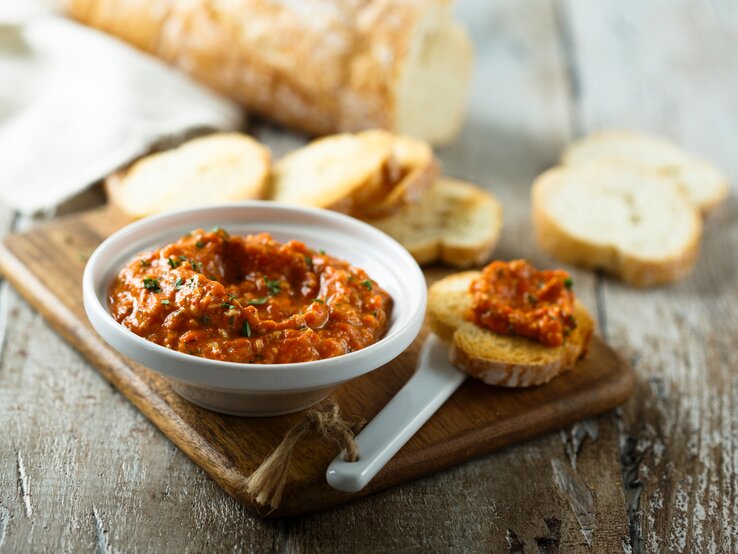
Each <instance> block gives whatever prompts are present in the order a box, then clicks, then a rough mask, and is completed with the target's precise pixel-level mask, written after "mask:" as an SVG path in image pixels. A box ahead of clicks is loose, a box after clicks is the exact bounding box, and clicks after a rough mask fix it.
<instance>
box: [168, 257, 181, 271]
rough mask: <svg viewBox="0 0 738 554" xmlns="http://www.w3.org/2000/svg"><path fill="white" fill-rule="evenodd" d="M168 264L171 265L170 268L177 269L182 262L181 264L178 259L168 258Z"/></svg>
mask: <svg viewBox="0 0 738 554" xmlns="http://www.w3.org/2000/svg"><path fill="white" fill-rule="evenodd" d="M167 263H168V264H169V267H171V268H172V269H175V268H177V267H179V264H181V263H182V262H180V261H179V260H177V259H176V258H172V257H169V258H167Z"/></svg>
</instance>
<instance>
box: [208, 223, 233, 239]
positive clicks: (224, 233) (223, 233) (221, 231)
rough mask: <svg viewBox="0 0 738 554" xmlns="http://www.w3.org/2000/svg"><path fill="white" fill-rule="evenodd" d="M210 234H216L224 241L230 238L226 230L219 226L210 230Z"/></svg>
mask: <svg viewBox="0 0 738 554" xmlns="http://www.w3.org/2000/svg"><path fill="white" fill-rule="evenodd" d="M210 232H211V233H216V234H218V235H220V236H222V237H223V238H224V239H227V238H228V237H229V236H230V235H229V234H228V232H227V231H226V230H225V229H221V228H220V227H218V226H217V225H216V226H215V227H213V228H212V229H210Z"/></svg>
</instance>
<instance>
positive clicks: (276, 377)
mask: <svg viewBox="0 0 738 554" xmlns="http://www.w3.org/2000/svg"><path fill="white" fill-rule="evenodd" d="M238 208H243V209H255V210H263V211H264V212H266V213H265V215H276V214H283V215H284V214H285V212H287V213H296V214H308V215H312V216H314V217H315V218H317V219H319V220H321V221H324V222H326V223H327V222H332V223H334V224H338V225H341V226H344V227H347V228H348V229H349V230H351V231H352V232H353V233H354V234H356V235H369V236H370V237H371V240H372V241H373V242H378V243H380V244H382V246H383V248H390V249H391V250H392V252H391V255H392V259H393V261H394V262H396V264H394V265H396V267H393V268H390V271H392V272H393V273H395V274H396V275H398V277H397V278H398V280H402V281H406V282H410V283H411V285H412V287H411V288H412V289H417V291H418V293H419V295H418V298H417V299H415V300H417V301H415V300H414V301H413V302H405V305H406V306H408V308H407V309H409V310H410V313H409V314H408V315H407V317H404V318H403V319H404V321H402V322H400V323H399V325H400V327H398V328H394V329H393V327H392V326H390V327H389V328H388V329H387V332H386V333H385V335H384V336H383V337H382V338H381V339H379V340H378V341H377V342H375V343H373V344H371V345H369V346H366V347H364V348H362V349H361V350H357V351H355V352H350V353H348V354H343V355H341V356H336V357H334V358H325V359H321V360H313V361H307V362H293V363H286V364H250V363H240V362H229V361H222V360H213V359H209V358H203V357H200V356H195V355H193V354H187V353H184V352H179V351H177V350H172V349H169V348H167V347H165V346H162V345H159V344H156V343H154V342H151V341H148V340H146V339H145V338H143V337H141V336H139V335H137V334H135V333H133V332H132V331H131V330H130V329H128V328H126V327H124V326H123V325H121V324H120V323H118V322H117V321H116V320H115V319H114V318H113V317H112V315H111V314H110V312H109V310H108V309H107V307H106V305H105V303H104V301H103V299H102V298H101V297H100V296H99V295H98V294H97V291H98V290H99V286H96V285H98V283H99V282H100V280H101V279H103V278H104V277H101V278H100V279H98V282H97V283H96V282H95V281H94V276H95V275H94V274H95V272H96V271H99V272H100V274H101V276H105V275H110V274H113V275H114V274H117V271H116V272H115V273H113V272H112V271H113V270H115V269H118V270H119V269H120V268H112V267H111V266H112V263H111V264H109V265H108V266H106V267H102V269H100V267H98V266H100V265H101V261H100V260H101V258H102V257H103V256H104V255H106V254H107V253H108V251H109V250H110V249H112V248H114V247H116V246H117V245H118V244H119V243H121V242H122V241H125V240H126V239H127V238H128V237H130V236H133V235H137V234H140V233H141V232H143V230H145V229H149V228H151V227H153V226H155V225H157V224H161V223H162V222H166V221H167V220H171V222H172V227H178V226H180V225H179V218H182V217H185V216H187V215H197V214H201V213H203V212H217V211H218V210H226V209H227V210H233V209H238ZM269 212H271V214H269ZM273 219H274V221H279V219H278V218H273ZM158 232H159V233H163V232H164V231H162V230H161V229H160V230H159V231H158ZM352 239H353V240H357V241H358V242H363V238H358V237H356V236H354V237H352ZM295 240H303V239H301V237H300V236H299V235H298V236H296V237H295ZM121 267H122V266H121ZM82 287H83V300H84V307H85V311H86V313H87V316H88V319H89V320H90V323H91V324H92V326H93V328H94V329H95V330H96V331H97V333H98V334H99V335H100V336H101V337H102V338H103V340H105V342H107V343H108V344H109V345H110V346H112V347H113V348H114V349H115V350H117V351H118V352H120V353H121V354H123V355H125V356H127V357H130V358H132V359H134V360H135V361H138V362H139V363H142V364H143V365H145V366H147V367H149V366H148V365H147V364H146V363H144V362H141V360H140V358H141V357H145V356H148V357H155V358H159V360H160V361H161V362H165V363H164V365H163V366H160V367H155V368H152V367H149V369H151V370H152V371H155V372H157V373H161V374H163V375H166V376H168V377H172V378H175V379H179V380H181V381H183V382H186V383H189V384H192V385H201V386H209V387H211V388H214V389H218V388H220V389H222V390H233V389H234V388H238V390H253V391H274V390H298V389H305V390H307V389H311V388H318V387H321V386H326V385H327V384H337V383H340V382H344V381H346V380H349V379H353V378H354V377H358V376H360V375H363V374H365V373H368V372H369V371H372V370H374V369H377V368H378V367H381V366H382V365H384V364H386V363H388V362H389V361H391V360H392V359H394V358H395V357H397V356H398V355H399V354H401V353H402V352H403V351H404V350H405V349H407V347H408V346H409V345H410V344H411V343H412V342H413V341H414V340H415V338H416V337H417V335H418V333H419V332H420V329H421V328H422V325H423V321H424V318H425V307H426V302H427V287H426V282H425V277H424V275H423V272H422V270H421V269H420V266H419V265H418V264H417V262H416V261H415V259H414V258H413V257H412V256H411V254H410V253H409V252H408V251H407V250H406V249H405V248H404V247H403V246H401V245H400V244H399V243H398V242H397V241H396V240H395V239H393V238H392V237H390V236H389V235H387V234H385V233H383V232H382V231H380V230H378V229H376V228H375V227H372V226H371V225H369V224H367V223H364V222H363V221H360V220H358V219H355V218H353V217H350V216H347V215H344V214H341V213H337V212H333V211H329V210H325V209H321V208H314V207H306V206H295V205H290V204H284V203H281V202H274V201H267V200H248V201H241V202H230V203H227V204H213V205H208V206H202V207H198V208H187V209H182V210H173V211H168V212H164V213H161V214H157V215H154V216H150V217H146V218H143V219H140V220H138V221H135V222H133V223H130V224H128V225H126V226H125V227H123V228H121V229H119V230H118V231H116V232H115V233H113V234H112V235H110V236H109V237H108V238H106V239H105V240H104V241H103V242H102V243H101V244H100V245H98V247H97V248H96V249H95V250H94V252H93V253H92V255H91V256H90V258H89V260H88V261H87V264H86V266H85V270H84V274H83V278H82ZM395 300H396V299H395ZM397 305H398V303H397V302H394V305H393V308H394V309H396V307H397ZM122 350H127V351H126V352H123V351H122ZM177 364H181V366H182V367H183V368H189V370H188V371H184V370H179V369H175V368H174V366H175V365H177ZM193 366H200V368H199V371H201V372H202V374H203V375H202V376H201V378H194V379H193V377H194V376H193V370H192V367H193ZM352 368H354V369H353V370H352ZM213 371H215V372H222V371H228V372H230V377H232V378H233V379H234V380H235V379H238V380H241V379H245V378H247V377H252V378H256V379H259V377H268V378H269V379H268V381H270V382H271V385H268V384H266V383H259V382H254V383H250V384H249V385H248V386H245V387H234V386H232V385H226V384H224V383H223V382H222V381H223V379H218V378H216V377H215V376H214V375H211V373H212V372H213ZM296 373H298V374H299V377H302V379H300V380H299V382H300V383H302V386H295V385H297V383H294V384H291V385H287V384H286V383H283V385H281V386H280V385H279V384H278V383H275V382H279V381H285V380H288V378H289V377H291V376H295V374H296ZM331 374H335V375H334V377H335V378H331V379H326V377H328V376H329V375H331ZM208 376H211V377H213V378H206V377H208ZM321 377H323V378H322V379H321Z"/></svg>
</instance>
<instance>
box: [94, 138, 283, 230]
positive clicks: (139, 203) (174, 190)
mask: <svg viewBox="0 0 738 554" xmlns="http://www.w3.org/2000/svg"><path fill="white" fill-rule="evenodd" d="M270 163H271V155H270V152H269V150H268V149H267V148H265V147H264V146H262V145H261V144H259V143H258V142H256V141H255V140H253V139H252V138H250V137H248V136H246V135H242V134H239V133H216V134H213V135H208V136H205V137H199V138H196V139H193V140H190V141H188V142H186V143H184V144H182V145H181V146H179V147H178V148H174V149H172V150H167V151H165V152H160V153H157V154H152V155H150V156H146V157H144V158H141V159H140V160H138V161H137V162H135V163H134V164H133V165H131V166H130V167H129V168H127V169H124V170H122V171H118V172H116V173H114V174H112V175H111V176H109V177H108V178H107V180H106V181H105V187H106V190H107V193H108V197H109V198H110V201H111V202H112V203H113V204H115V205H117V206H118V207H119V208H121V209H122V210H123V211H124V212H125V213H127V214H128V215H130V216H131V217H134V218H138V217H144V216H147V215H152V214H155V213H159V212H163V211H167V210H173V209H178V208H188V207H196V206H203V205H206V204H215V203H218V202H226V201H229V200H248V199H257V198H262V197H263V195H264V192H265V189H266V186H267V184H268V177H269V171H270Z"/></svg>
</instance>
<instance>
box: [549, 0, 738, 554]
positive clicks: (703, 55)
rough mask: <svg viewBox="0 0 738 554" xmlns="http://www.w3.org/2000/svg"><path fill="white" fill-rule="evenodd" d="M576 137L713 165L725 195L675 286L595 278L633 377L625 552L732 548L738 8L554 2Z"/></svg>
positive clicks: (736, 514) (626, 417) (737, 544)
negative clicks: (616, 140)
mask: <svg viewBox="0 0 738 554" xmlns="http://www.w3.org/2000/svg"><path fill="white" fill-rule="evenodd" d="M562 10H563V13H564V17H565V18H566V19H567V20H568V21H569V23H568V36H569V41H570V44H571V47H572V49H571V60H570V61H571V64H572V67H573V68H574V72H573V77H574V83H575V87H574V89H575V95H574V98H573V100H574V114H575V118H576V121H577V127H578V129H579V132H581V133H589V132H591V131H593V130H596V129H600V128H604V127H611V126H617V127H621V128H631V129H635V130H643V131H647V132H652V133H656V134H659V135H663V136H665V137H668V138H671V139H673V140H674V141H676V142H677V143H679V144H681V145H683V146H684V147H686V148H688V149H690V150H693V151H695V152H697V153H699V154H701V155H703V156H704V157H706V158H707V159H710V160H712V161H713V162H714V163H716V164H717V165H718V166H719V167H721V168H722V169H723V170H725V171H726V172H727V174H728V177H729V181H730V182H732V184H733V195H732V197H730V198H729V199H728V201H727V202H726V204H725V205H724V206H722V207H721V208H719V209H718V210H717V211H716V212H715V213H714V214H712V215H711V216H710V217H709V218H708V219H707V221H706V222H705V234H704V239H703V245H702V253H701V258H700V261H699V262H698V264H697V267H696V269H695V270H694V272H693V273H692V274H691V275H690V276H689V277H688V278H687V279H685V280H683V281H682V282H680V283H677V284H675V285H673V286H669V287H663V288H659V289H656V290H652V291H637V290H633V289H631V288H628V287H626V286H623V285H621V284H620V283H617V282H614V281H611V280H609V279H604V280H602V282H601V285H600V292H601V297H602V301H603V307H604V309H605V311H606V313H607V318H606V326H605V334H606V336H607V337H608V339H609V340H610V341H611V342H612V343H613V344H615V345H617V348H618V349H620V350H621V351H622V352H624V353H627V355H628V356H629V357H630V359H631V360H632V361H633V363H634V364H635V366H636V369H637V371H638V375H639V378H640V379H639V383H638V387H637V390H638V392H637V396H636V399H635V400H634V401H633V402H630V403H628V405H627V406H626V407H625V409H623V411H622V419H621V420H620V424H619V441H620V444H621V458H622V460H623V476H624V484H625V494H626V500H627V508H628V515H629V524H630V533H631V544H632V548H633V550H634V551H637V552H640V551H645V552H695V551H705V552H735V551H736V550H738V469H737V468H738V465H737V464H736V461H737V460H738V441H736V437H737V436H738V419H737V418H736V414H738V404H737V403H736V398H738V396H737V395H736V393H738V375H737V374H736V372H735V369H736V367H738V364H737V362H738V355H737V352H738V350H736V339H738V310H736V305H738V278H737V277H736V276H737V275H738V203H737V202H736V197H735V190H736V189H735V183H736V182H738V159H737V158H736V156H735V149H736V147H737V146H738V118H736V117H735V109H736V106H738V104H737V103H736V102H737V100H736V99H738V57H736V56H735V54H734V53H735V50H736V46H737V45H738V5H737V4H736V3H735V2H724V1H720V0H717V1H709V2H700V3H699V4H696V3H694V2H689V1H671V0H668V1H661V0H659V1H650V2H646V3H643V2H633V1H625V2H624V1H620V0H618V1H606V2H598V3H597V4H596V6H595V4H593V3H585V2H577V1H576V0H571V1H566V2H562Z"/></svg>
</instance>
